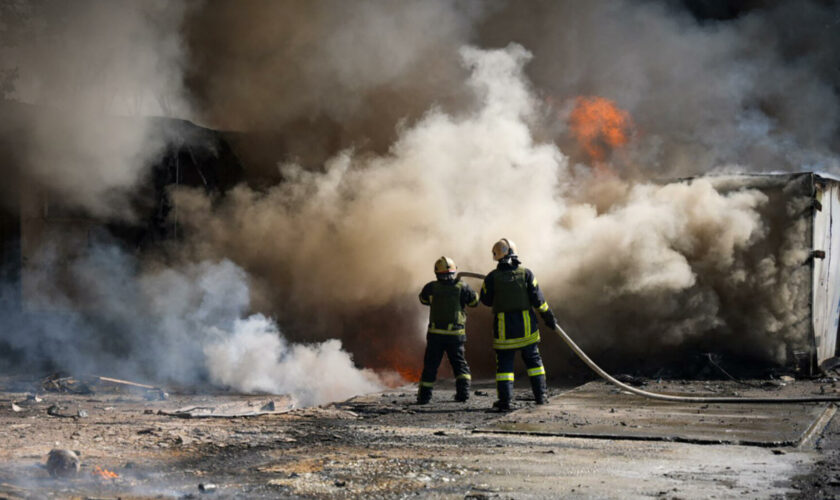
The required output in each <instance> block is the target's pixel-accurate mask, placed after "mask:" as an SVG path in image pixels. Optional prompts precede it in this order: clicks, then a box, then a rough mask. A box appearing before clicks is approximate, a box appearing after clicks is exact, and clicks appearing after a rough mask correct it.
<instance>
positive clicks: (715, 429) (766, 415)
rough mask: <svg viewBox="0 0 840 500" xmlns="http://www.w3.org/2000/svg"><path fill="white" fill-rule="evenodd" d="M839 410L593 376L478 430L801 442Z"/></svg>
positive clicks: (715, 441)
mask: <svg viewBox="0 0 840 500" xmlns="http://www.w3.org/2000/svg"><path fill="white" fill-rule="evenodd" d="M827 413H831V414H833V413H834V407H833V405H830V404H828V403H809V404H781V403H780V404H749V403H744V404H691V403H671V402H665V401H657V400H652V399H646V398H641V397H639V396H635V395H632V394H628V393H625V392H616V391H615V390H613V389H611V388H610V387H608V386H605V385H604V384H603V383H601V382H590V383H589V384H586V385H583V386H581V387H579V388H577V389H574V390H572V391H569V392H566V393H564V394H562V395H561V396H560V397H555V398H554V399H553V400H552V402H551V403H550V404H547V405H543V406H537V407H532V408H525V409H522V410H519V411H516V412H513V413H511V414H508V415H505V416H504V417H502V418H500V419H498V420H496V421H495V422H494V423H492V424H491V425H489V426H486V427H483V428H479V429H476V432H489V433H513V434H537V435H547V436H566V437H581V438H603V439H623V440H655V441H679V442H686V443H697V444H740V445H754V446H768V447H776V446H797V445H799V444H800V443H802V442H803V441H806V440H808V439H809V438H810V436H811V435H812V434H813V433H814V432H818V431H819V430H820V429H818V428H817V427H819V423H820V422H823V424H822V425H823V426H824V423H825V422H827V420H828V419H826V418H825V416H826V414H827Z"/></svg>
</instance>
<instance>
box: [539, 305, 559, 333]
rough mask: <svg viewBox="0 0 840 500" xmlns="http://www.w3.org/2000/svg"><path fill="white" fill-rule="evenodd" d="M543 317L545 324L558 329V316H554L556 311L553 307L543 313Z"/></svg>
mask: <svg viewBox="0 0 840 500" xmlns="http://www.w3.org/2000/svg"><path fill="white" fill-rule="evenodd" d="M542 319H543V321H544V322H545V326H547V327H549V328H551V329H552V330H555V329H557V318H555V317H554V313H553V312H552V311H551V309H548V310H547V311H545V312H544V313H542Z"/></svg>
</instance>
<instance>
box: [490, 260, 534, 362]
mask: <svg viewBox="0 0 840 500" xmlns="http://www.w3.org/2000/svg"><path fill="white" fill-rule="evenodd" d="M481 303H482V304H484V305H487V306H491V307H492V308H493V314H494V316H495V317H494V319H493V348H494V349H519V348H521V347H525V346H528V345H531V344H535V343H537V342H539V341H540V331H539V328H538V325H537V316H536V314H535V313H534V309H536V310H537V311H539V312H540V313H542V314H543V315H544V317H545V315H546V314H551V313H550V310H549V308H548V304H547V303H546V301H545V298H544V297H543V294H542V291H540V287H539V284H538V283H537V279H536V278H535V277H534V273H533V272H531V270H530V269H527V268H525V267H521V266H520V265H519V262H518V261H516V260H515V259H514V260H508V261H504V262H502V261H500V262H499V264H498V265H497V266H496V269H494V270H493V271H491V272H490V274H488V275H487V277H486V278H484V284H483V285H482V287H481Z"/></svg>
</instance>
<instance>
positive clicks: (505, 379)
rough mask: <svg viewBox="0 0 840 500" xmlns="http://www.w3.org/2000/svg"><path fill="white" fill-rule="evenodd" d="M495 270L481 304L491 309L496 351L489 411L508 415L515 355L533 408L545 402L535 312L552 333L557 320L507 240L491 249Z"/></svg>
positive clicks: (485, 282) (502, 240)
mask: <svg viewBox="0 0 840 500" xmlns="http://www.w3.org/2000/svg"><path fill="white" fill-rule="evenodd" d="M493 258H494V259H495V260H496V261H498V264H497V266H496V269H495V270H493V271H491V272H490V274H488V275H487V277H486V278H484V284H483V285H482V287H481V303H482V304H484V305H487V306H490V307H492V308H493V314H494V316H495V317H494V319H493V349H494V350H495V351H496V393H497V395H498V401H496V402H495V403H494V404H493V407H494V408H496V409H497V410H499V411H510V409H511V406H510V401H511V398H512V397H513V362H514V357H515V355H516V353H517V352H519V353H521V355H522V360H523V361H525V366H526V367H527V368H528V376H529V378H530V379H531V390H533V392H534V399H535V400H536V402H537V404H545V403H547V402H548V396H547V395H546V383H545V368H544V367H543V364H542V359H540V350H539V347H538V344H539V342H540V331H539V328H538V327H537V316H536V314H535V313H534V309H536V310H537V311H539V313H540V316H542V318H543V321H545V324H546V326H548V327H549V328H551V329H554V328H555V327H556V326H557V320H556V319H555V318H554V313H553V312H552V311H551V309H549V308H548V304H547V303H546V301H545V298H544V297H543V294H542V291H540V287H539V285H538V284H537V279H536V278H535V277H534V273H532V272H531V270H530V269H527V268H525V267H522V266H521V263H520V262H519V258H518V257H517V255H516V246H515V245H514V243H513V242H512V241H510V240H509V239H507V238H502V239H501V240H499V241H498V242H496V244H495V245H493Z"/></svg>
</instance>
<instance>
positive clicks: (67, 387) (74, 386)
mask: <svg viewBox="0 0 840 500" xmlns="http://www.w3.org/2000/svg"><path fill="white" fill-rule="evenodd" d="M41 389H42V390H44V391H47V392H66V393H70V394H91V393H92V392H93V391H92V390H91V388H90V386H89V385H88V384H86V383H84V382H82V381H80V380H78V379H76V378H74V377H62V376H61V375H59V374H58V373H54V374H52V375H50V376H48V377H46V378H45V379H44V380H42V381H41Z"/></svg>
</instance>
